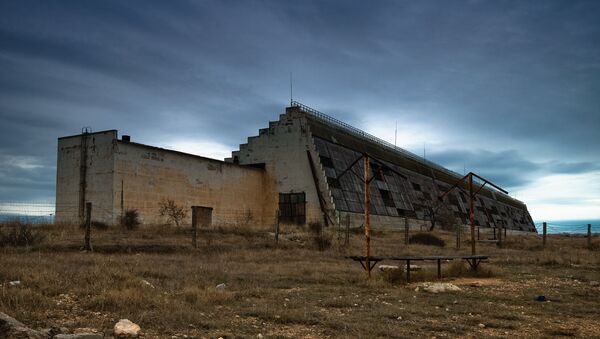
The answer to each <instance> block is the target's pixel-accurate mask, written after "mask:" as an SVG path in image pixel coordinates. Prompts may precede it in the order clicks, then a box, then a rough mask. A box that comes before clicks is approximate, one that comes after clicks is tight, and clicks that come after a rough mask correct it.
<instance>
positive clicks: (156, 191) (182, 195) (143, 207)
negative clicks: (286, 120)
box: [56, 130, 274, 225]
mask: <svg viewBox="0 0 600 339" xmlns="http://www.w3.org/2000/svg"><path fill="white" fill-rule="evenodd" d="M86 138H87V152H86V151H85V149H84V147H82V145H84V144H85V143H86V141H85V139H86ZM82 153H87V154H86V156H82ZM83 158H86V159H87V161H86V162H85V166H83V167H85V168H86V171H85V172H86V180H85V184H84V185H85V187H83V186H82V185H79V182H80V178H81V173H82V171H81V170H80V168H81V167H82V166H81V164H82V162H81V159H83ZM265 176H266V173H265V171H264V170H263V169H260V168H254V167H249V166H248V167H244V166H239V165H234V164H230V163H226V162H223V161H218V160H214V159H208V158H203V157H199V156H195V155H191V154H186V153H181V152H176V151H170V150H165V149H161V148H157V147H152V146H147V145H142V144H138V143H133V142H129V141H124V140H119V139H118V138H117V131H114V130H113V131H105V132H98V133H91V134H87V135H77V136H72V137H65V138H60V139H59V142H58V170H57V197H56V221H57V222H75V221H79V220H80V217H81V215H80V208H79V205H80V204H79V197H80V195H81V191H84V192H85V201H86V202H92V204H93V206H92V211H93V213H92V214H93V220H95V221H101V222H105V223H109V224H116V223H118V222H119V219H120V216H121V215H122V211H123V210H126V209H136V210H137V211H138V212H139V214H140V220H141V221H142V222H143V223H146V224H157V223H159V224H160V223H164V222H165V218H164V217H161V216H160V215H159V202H161V201H164V200H166V199H171V200H173V201H174V202H175V203H176V204H177V205H179V206H183V207H185V208H186V209H190V208H191V206H206V207H212V208H213V217H212V219H213V223H214V224H217V225H221V224H222V225H226V224H236V225H254V224H263V223H265V220H264V218H263V216H264V207H265V206H267V205H268V203H267V201H266V200H264V199H263V197H271V196H273V195H274V193H271V194H262V192H263V190H265V189H267V188H266V187H268V184H267V183H266V180H265ZM190 218H191V212H190V211H188V216H187V218H186V220H184V222H186V223H189V222H190ZM270 222H271V223H272V222H273V221H270Z"/></svg>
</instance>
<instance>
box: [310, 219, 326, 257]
mask: <svg viewBox="0 0 600 339" xmlns="http://www.w3.org/2000/svg"><path fill="white" fill-rule="evenodd" d="M308 228H309V230H310V231H311V233H312V239H313V241H314V244H315V245H316V246H317V248H318V249H319V251H324V250H326V249H328V248H330V247H331V235H327V234H326V232H325V230H324V227H323V224H322V223H320V222H311V223H309V224H308Z"/></svg>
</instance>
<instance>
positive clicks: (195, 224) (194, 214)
mask: <svg viewBox="0 0 600 339" xmlns="http://www.w3.org/2000/svg"><path fill="white" fill-rule="evenodd" d="M197 236H198V207H197V206H192V247H194V248H197V247H198V244H197V243H196V238H197Z"/></svg>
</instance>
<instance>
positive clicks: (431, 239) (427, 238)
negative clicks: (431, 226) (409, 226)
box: [408, 233, 446, 247]
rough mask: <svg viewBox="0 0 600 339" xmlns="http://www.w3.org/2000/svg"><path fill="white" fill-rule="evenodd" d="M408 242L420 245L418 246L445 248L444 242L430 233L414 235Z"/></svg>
mask: <svg viewBox="0 0 600 339" xmlns="http://www.w3.org/2000/svg"><path fill="white" fill-rule="evenodd" d="M408 241H409V243H411V244H420V245H427V246H438V247H444V246H446V242H445V241H444V240H443V239H441V238H439V237H437V236H435V235H433V234H431V233H417V234H414V235H412V236H411V237H410V238H409V239H408Z"/></svg>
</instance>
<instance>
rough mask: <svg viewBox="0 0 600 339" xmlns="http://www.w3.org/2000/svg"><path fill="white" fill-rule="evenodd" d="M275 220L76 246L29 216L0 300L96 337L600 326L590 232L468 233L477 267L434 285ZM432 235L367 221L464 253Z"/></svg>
mask: <svg viewBox="0 0 600 339" xmlns="http://www.w3.org/2000/svg"><path fill="white" fill-rule="evenodd" d="M7 227H8V226H6V225H4V229H5V230H6V229H7ZM285 231H286V234H283V235H282V236H281V237H280V240H279V244H277V245H276V244H275V243H274V239H273V238H274V237H273V234H271V233H269V232H265V231H249V230H244V229H211V230H202V232H201V233H200V238H199V241H198V243H199V247H198V248H197V249H194V248H191V246H190V243H191V241H190V238H189V232H187V231H186V230H183V229H174V228H171V227H168V226H156V227H142V228H140V229H137V230H134V231H130V230H125V229H122V228H119V227H116V228H110V229H108V230H97V229H94V230H93V234H92V239H93V246H94V252H93V253H85V252H81V251H80V248H81V246H82V243H83V231H82V230H81V229H80V228H78V227H75V226H64V225H63V226H41V227H38V228H37V229H35V230H34V233H35V234H36V235H38V236H39V237H40V239H41V240H40V242H39V243H37V244H34V245H32V246H28V247H12V246H4V247H1V248H0V284H1V286H0V311H1V312H4V313H7V314H8V315H10V316H12V317H15V318H17V319H18V320H19V321H21V322H23V323H25V324H27V325H28V326H30V327H32V328H47V327H50V326H61V327H64V328H66V329H67V330H68V331H70V332H77V331H91V330H94V331H99V332H104V333H105V334H106V335H107V336H110V335H111V333H112V328H113V326H114V324H115V323H116V322H117V321H118V320H119V319H122V318H127V319H130V320H131V321H133V322H135V323H137V324H139V325H140V326H141V327H142V331H143V337H145V338H218V337H223V338H258V337H263V338H350V337H353V338H377V337H385V338H389V337H393V338H414V337H419V338H422V337H424V338H433V337H437V338H442V337H461V338H465V337H466V338H470V337H477V338H481V337H491V338H495V337H498V338H507V337H519V338H522V337H535V338H538V337H554V336H569V337H585V338H591V337H600V323H599V322H598V319H600V310H599V308H600V286H599V284H598V281H600V239H598V238H596V239H594V242H593V245H592V247H591V248H588V247H587V245H586V239H584V238H581V237H568V236H551V237H550V238H549V239H548V244H547V246H546V248H545V249H544V248H542V241H541V237H540V236H538V235H529V236H525V235H516V234H510V233H509V235H508V241H506V242H505V243H504V246H503V247H502V248H498V247H497V246H496V245H495V244H493V243H480V244H478V245H477V249H478V253H480V254H487V255H489V256H490V257H491V258H490V260H489V262H486V263H483V264H482V266H481V267H480V270H479V271H478V272H477V273H474V272H471V271H470V270H469V269H468V266H467V265H466V264H463V263H460V262H447V263H444V264H443V275H444V279H443V281H444V282H449V283H452V284H455V285H457V286H458V287H459V288H460V291H454V292H445V293H437V294H433V293H429V292H427V291H425V289H424V286H425V284H427V283H428V282H435V281H436V280H437V278H436V266H435V264H434V263H422V262H418V263H416V264H417V265H419V266H420V268H421V269H420V270H419V271H415V272H412V273H411V277H412V279H413V282H411V283H410V284H407V283H406V282H405V281H404V279H403V275H401V274H396V275H394V274H389V273H383V272H380V271H379V270H378V269H377V268H376V269H375V270H374V271H373V276H372V278H371V279H370V280H367V279H366V275H365V272H364V271H363V270H362V268H361V266H360V265H359V264H358V263H356V262H353V261H351V260H348V259H345V258H344V256H346V255H361V254H363V247H364V244H363V241H364V238H363V236H362V235H361V234H360V233H359V232H353V233H352V234H351V238H350V244H349V245H347V246H344V244H343V243H344V240H343V236H342V237H340V239H338V236H337V234H335V232H330V233H328V235H329V237H330V239H328V240H330V241H331V246H330V247H329V248H328V249H326V250H324V251H319V250H317V246H316V244H315V241H314V239H313V238H312V235H311V234H310V233H309V232H305V231H304V230H301V229H289V230H285ZM434 234H436V235H437V236H439V237H441V238H443V239H444V240H445V241H446V246H445V247H443V248H440V247H434V246H426V245H416V244H411V245H409V246H407V245H405V244H404V240H403V239H404V235H403V234H402V233H400V232H375V233H374V235H373V239H372V246H373V254H375V255H408V254H411V255H456V254H469V253H470V245H469V244H468V241H466V239H468V235H466V234H465V235H464V236H463V239H465V241H464V242H463V243H462V244H461V249H460V250H456V249H455V243H454V239H455V238H454V235H453V234H451V233H447V232H443V231H434ZM484 237H485V235H484ZM42 238H43V239H42ZM381 264H388V265H394V264H395V263H394V262H382V263H381ZM16 280H19V281H20V282H21V283H20V285H19V286H11V285H10V283H9V282H11V281H16ZM219 284H225V287H224V288H217V287H216V286H217V285H219ZM537 296H544V297H545V298H546V301H543V302H540V301H536V300H534V298H536V297H537Z"/></svg>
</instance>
